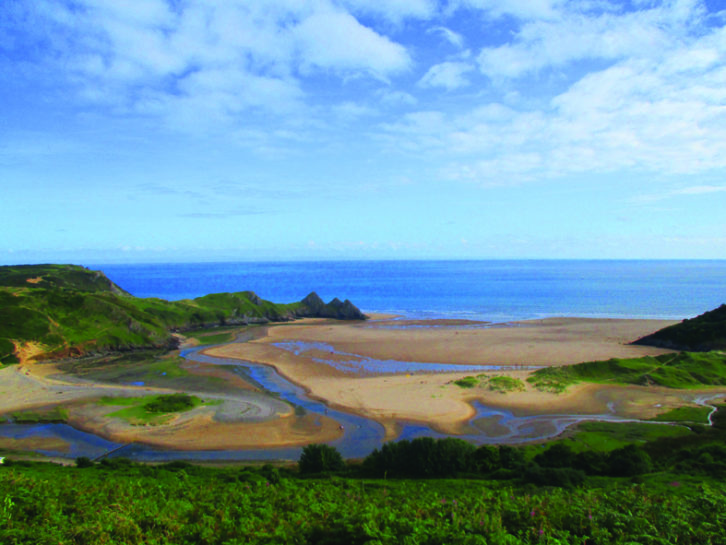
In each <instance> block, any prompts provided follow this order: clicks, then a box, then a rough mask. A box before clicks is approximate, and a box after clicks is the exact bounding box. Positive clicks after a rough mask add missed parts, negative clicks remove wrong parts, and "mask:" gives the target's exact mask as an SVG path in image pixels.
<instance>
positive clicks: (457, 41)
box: [426, 26, 464, 49]
mask: <svg viewBox="0 0 726 545" xmlns="http://www.w3.org/2000/svg"><path fill="white" fill-rule="evenodd" d="M426 32H427V33H429V34H438V35H439V36H441V37H442V38H443V39H444V40H446V41H447V42H449V43H450V44H451V45H453V46H456V47H457V48H459V49H461V48H463V47H464V37H463V36H462V35H461V34H459V33H458V32H454V31H453V30H451V29H450V28H446V27H444V26H437V27H433V28H430V29H428V30H427V31H426Z"/></svg>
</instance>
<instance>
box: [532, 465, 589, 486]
mask: <svg viewBox="0 0 726 545" xmlns="http://www.w3.org/2000/svg"><path fill="white" fill-rule="evenodd" d="M524 481H525V482H528V483H532V484H535V485H537V486H559V487H561V488H572V487H576V486H581V485H582V484H583V483H584V482H585V473H584V472H582V471H580V470H579V469H572V468H571V467H540V466H538V465H537V464H532V465H531V466H529V467H528V468H527V470H526V471H525V473H524Z"/></svg>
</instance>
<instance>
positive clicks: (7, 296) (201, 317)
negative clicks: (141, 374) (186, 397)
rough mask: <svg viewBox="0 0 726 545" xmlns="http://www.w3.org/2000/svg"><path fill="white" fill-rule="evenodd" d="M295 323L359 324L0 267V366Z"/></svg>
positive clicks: (237, 296)
mask: <svg viewBox="0 0 726 545" xmlns="http://www.w3.org/2000/svg"><path fill="white" fill-rule="evenodd" d="M300 317H329V318H339V319H365V316H364V315H363V314H362V313H361V312H360V311H359V310H358V309H357V308H356V307H355V306H354V305H353V304H352V303H350V301H345V302H344V303H342V302H340V301H338V300H337V299H336V300H334V301H331V302H330V303H328V304H325V303H324V302H323V301H322V300H320V298H319V297H318V296H317V295H316V294H314V293H312V294H310V295H309V296H308V297H306V298H305V299H304V300H303V301H300V302H298V303H290V304H279V303H272V302H270V301H265V300H263V299H260V298H259V297H258V296H257V295H255V294H254V293H252V292H250V291H245V292H239V293H217V294H212V295H205V296H203V297H198V298H196V299H191V300H183V301H165V300H163V299H153V298H147V299H142V298H137V297H133V296H132V295H130V294H128V293H127V292H125V291H124V290H123V289H121V288H120V287H119V286H117V285H115V284H114V283H113V282H111V281H110V280H109V279H108V278H107V277H106V276H105V275H104V274H103V273H102V272H100V271H91V270H88V269H85V268H84V267H80V266H76V265H27V266H25V265H24V266H10V267H0V363H1V364H8V363H16V362H17V361H18V357H17V355H18V354H17V352H18V349H19V348H21V347H22V346H24V345H25V344H26V343H37V344H39V345H40V346H41V348H42V350H43V352H44V355H43V357H45V358H56V357H66V356H76V355H81V354H87V353H103V352H110V351H118V350H129V349H135V348H142V347H143V348H151V347H155V348H160V347H168V348H171V347H174V346H175V345H176V342H177V341H176V339H175V338H174V336H173V335H172V333H173V332H176V331H184V330H189V329H197V328H202V327H213V326H217V325H244V324H249V323H266V322H281V321H289V320H294V319H295V318H300Z"/></svg>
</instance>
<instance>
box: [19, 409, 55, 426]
mask: <svg viewBox="0 0 726 545" xmlns="http://www.w3.org/2000/svg"><path fill="white" fill-rule="evenodd" d="M10 416H11V418H12V420H13V422H15V423H16V424H40V423H42V422H49V423H56V422H67V421H68V410H67V409H64V408H62V407H53V408H52V409H49V410H46V411H18V412H14V413H11V414H10Z"/></svg>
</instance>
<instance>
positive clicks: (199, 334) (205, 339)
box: [184, 329, 237, 346]
mask: <svg viewBox="0 0 726 545" xmlns="http://www.w3.org/2000/svg"><path fill="white" fill-rule="evenodd" d="M236 334H237V330H236V329H235V330H228V331H219V330H217V329H204V330H200V331H187V332H185V333H184V336H185V337H188V338H191V339H196V340H197V342H198V343H199V344H200V345H202V346H206V345H210V344H224V343H229V342H232V341H233V340H234V339H235V336H236Z"/></svg>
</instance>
